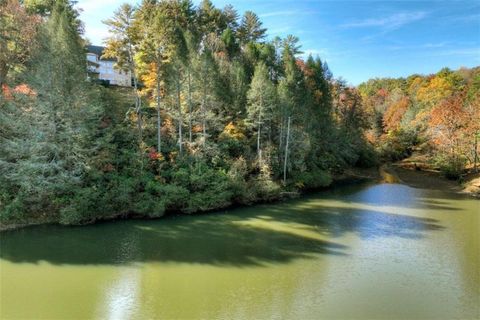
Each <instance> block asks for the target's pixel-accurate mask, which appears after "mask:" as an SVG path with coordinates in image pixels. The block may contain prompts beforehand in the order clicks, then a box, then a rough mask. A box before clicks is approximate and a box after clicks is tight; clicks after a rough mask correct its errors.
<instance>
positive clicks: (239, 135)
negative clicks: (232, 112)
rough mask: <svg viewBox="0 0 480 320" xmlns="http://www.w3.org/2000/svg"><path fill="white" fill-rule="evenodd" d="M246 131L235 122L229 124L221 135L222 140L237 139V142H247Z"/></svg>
mask: <svg viewBox="0 0 480 320" xmlns="http://www.w3.org/2000/svg"><path fill="white" fill-rule="evenodd" d="M244 131H245V129H244V128H243V126H242V125H235V124H234V123H233V122H229V123H228V124H227V125H226V126H225V128H224V129H223V132H222V133H221V134H220V137H219V138H220V139H226V138H230V139H235V140H245V134H244Z"/></svg>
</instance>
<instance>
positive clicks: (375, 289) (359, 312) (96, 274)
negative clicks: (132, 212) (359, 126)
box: [0, 183, 480, 319]
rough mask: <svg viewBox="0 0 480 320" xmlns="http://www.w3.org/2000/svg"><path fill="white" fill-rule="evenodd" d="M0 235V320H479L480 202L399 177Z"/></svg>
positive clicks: (21, 230)
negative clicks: (159, 215)
mask: <svg viewBox="0 0 480 320" xmlns="http://www.w3.org/2000/svg"><path fill="white" fill-rule="evenodd" d="M0 237H1V238H0V240H1V244H0V249H1V250H0V273H1V275H0V281H1V282H0V289H1V291H0V318H1V319H26V318H32V319H41V318H43V319H86V318H97V319H149V318H157V319H174V318H175V319H190V318H194V319H199V318H202V319H335V318H337V319H352V318H354V319H372V318H377V319H386V318H388V319H454V318H461V319H478V318H480V201H479V200H476V199H473V198H469V197H464V196H460V195H457V194H453V193H448V192H442V191H438V190H425V189H416V188H412V187H409V186H407V185H403V184H377V183H366V184H358V185H350V186H341V187H336V188H334V189H332V190H330V191H325V192H319V193H314V194H310V195H308V196H304V197H302V198H300V199H295V200H291V201H287V202H283V203H276V204H264V205H256V206H252V207H248V208H237V209H231V210H226V211H221V212H215V213H208V214H202V215H194V216H185V215H184V216H171V217H167V218H164V219H159V220H125V221H113V222H105V223H98V224H95V225H90V226H83V227H61V226H37V227H30V228H24V229H19V230H13V231H7V232H3V233H1V234H0Z"/></svg>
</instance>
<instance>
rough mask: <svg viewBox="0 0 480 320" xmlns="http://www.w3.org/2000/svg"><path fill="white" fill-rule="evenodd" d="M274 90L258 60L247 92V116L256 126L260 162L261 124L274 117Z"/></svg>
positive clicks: (265, 68)
mask: <svg viewBox="0 0 480 320" xmlns="http://www.w3.org/2000/svg"><path fill="white" fill-rule="evenodd" d="M275 98H276V92H275V87H274V85H273V83H272V81H271V80H270V78H269V74H268V69H267V66H266V65H265V63H263V62H260V63H259V64H258V65H257V66H256V68H255V74H254V75H253V79H252V83H251V84H250V90H249V91H248V92H247V100H248V105H247V116H248V118H247V119H248V121H249V122H250V123H252V124H253V123H255V124H256V125H255V126H256V128H257V155H258V159H259V161H260V162H261V159H262V153H261V136H262V124H264V123H270V121H271V120H272V119H273V117H274V112H275V106H276V101H275V100H276V99H275Z"/></svg>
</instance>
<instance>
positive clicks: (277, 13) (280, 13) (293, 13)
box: [258, 10, 310, 18]
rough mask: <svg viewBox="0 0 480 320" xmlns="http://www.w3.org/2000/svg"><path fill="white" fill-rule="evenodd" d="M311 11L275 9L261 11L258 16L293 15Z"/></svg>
mask: <svg viewBox="0 0 480 320" xmlns="http://www.w3.org/2000/svg"><path fill="white" fill-rule="evenodd" d="M308 13H310V12H304V11H300V10H285V11H273V12H268V13H261V14H259V15H258V16H259V17H260V18H267V17H278V16H293V15H296V14H308Z"/></svg>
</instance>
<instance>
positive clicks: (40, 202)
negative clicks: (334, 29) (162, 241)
mask: <svg viewBox="0 0 480 320" xmlns="http://www.w3.org/2000/svg"><path fill="white" fill-rule="evenodd" d="M0 22H1V23H0V34H1V35H2V37H1V38H0V47H1V48H2V50H1V55H0V85H1V88H2V90H1V96H0V139H1V140H0V148H1V150H0V151H1V152H0V170H1V172H2V174H1V175H0V212H1V214H0V222H1V223H2V224H4V225H7V224H11V223H19V222H32V221H33V222H34V221H40V222H41V221H49V222H60V223H63V224H79V223H87V222H92V221H95V220H98V219H108V218H112V217H115V216H124V215H136V216H142V217H160V216H162V215H163V214H164V213H165V212H166V211H177V212H184V213H195V212H198V211H206V210H211V209H217V208H222V207H226V206H229V205H231V204H234V203H237V204H250V203H253V202H257V201H271V200H274V199H279V198H281V197H282V195H284V194H287V193H289V192H292V191H298V190H302V189H310V188H319V187H324V186H328V185H329V184H330V183H331V181H332V178H333V177H334V176H335V175H338V174H341V173H342V172H343V171H344V170H345V169H347V168H351V167H354V166H372V165H375V164H377V162H378V159H379V158H378V156H377V152H376V151H375V149H376V150H377V151H378V153H379V154H380V155H381V156H382V158H383V159H385V160H397V159H400V158H402V157H405V156H408V154H409V153H410V152H411V150H413V149H414V148H417V147H422V148H425V149H426V148H428V150H429V151H431V153H432V155H433V157H432V158H433V159H435V160H436V161H438V163H439V164H440V165H441V166H445V167H447V169H448V167H449V166H452V168H453V170H452V171H453V172H454V174H457V173H458V170H463V168H464V167H465V165H466V164H467V163H469V162H470V163H471V162H472V161H473V162H474V161H475V160H474V159H476V156H474V152H473V150H474V149H473V141H474V139H475V137H476V136H478V131H479V128H478V125H479V124H480V121H473V119H479V118H480V115H479V93H478V92H479V86H480V78H479V77H480V72H479V70H478V69H471V70H468V69H462V70H460V71H457V72H453V71H450V70H447V69H445V70H442V71H441V72H440V73H438V74H437V75H433V76H412V77H409V78H408V79H376V80H371V81H369V82H367V83H364V84H362V85H360V86H359V87H358V88H354V87H351V86H348V85H347V84H346V83H345V82H344V81H342V80H341V79H335V78H334V77H333V75H332V73H331V71H330V70H329V68H328V66H327V64H326V62H324V61H322V60H321V59H320V58H319V57H311V56H310V57H308V58H306V59H302V58H301V57H302V52H301V46H300V44H299V39H298V38H297V37H295V36H293V35H289V36H287V37H285V38H283V39H281V38H278V37H277V38H274V39H272V40H267V37H266V36H267V30H266V29H265V28H263V27H262V23H261V21H260V20H259V18H258V16H257V15H256V14H255V13H253V12H245V13H244V14H243V15H240V14H239V13H238V12H237V11H236V10H235V9H234V8H233V7H232V6H226V7H225V8H222V9H219V8H216V7H214V6H213V5H212V3H211V2H210V1H208V0H205V1H202V2H201V3H200V4H199V5H198V6H197V7H195V6H193V5H192V3H191V2H190V1H187V0H179V1H143V2H142V3H141V4H140V5H138V6H137V7H131V6H129V5H123V6H121V7H120V8H118V10H117V11H116V12H115V15H114V16H113V17H112V18H111V19H109V20H108V21H105V23H106V25H107V26H108V28H109V29H110V37H109V38H108V39H107V41H106V50H105V53H104V55H105V56H106V57H109V58H114V59H116V61H117V67H118V68H119V69H120V70H123V71H125V72H131V73H132V75H133V86H132V88H115V87H110V88H105V87H102V86H100V85H98V84H96V83H95V81H92V80H89V79H90V78H91V77H90V76H91V75H89V74H87V68H86V65H87V61H86V57H85V54H86V52H85V49H84V48H85V45H86V40H84V39H83V38H82V36H81V35H82V24H81V22H80V21H79V19H78V12H77V11H76V10H75V8H74V7H73V5H72V4H71V3H70V2H69V1H67V0H60V1H49V0H43V1H24V2H23V4H20V2H19V1H15V0H7V1H4V2H2V4H1V5H0ZM457 118H458V119H457ZM432 138H434V140H432ZM459 168H461V169H459ZM447 171H448V170H447Z"/></svg>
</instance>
